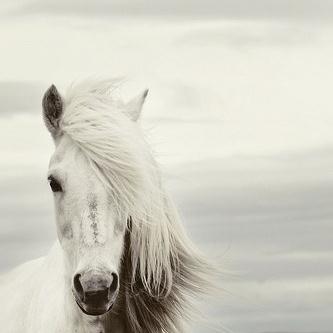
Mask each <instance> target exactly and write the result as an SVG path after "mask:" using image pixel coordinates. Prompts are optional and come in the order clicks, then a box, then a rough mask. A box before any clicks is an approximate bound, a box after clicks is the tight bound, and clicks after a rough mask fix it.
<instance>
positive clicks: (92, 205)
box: [88, 195, 99, 243]
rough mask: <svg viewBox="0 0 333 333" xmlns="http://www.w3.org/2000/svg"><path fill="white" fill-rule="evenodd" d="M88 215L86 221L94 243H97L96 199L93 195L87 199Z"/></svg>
mask: <svg viewBox="0 0 333 333" xmlns="http://www.w3.org/2000/svg"><path fill="white" fill-rule="evenodd" d="M88 207H89V214H88V219H89V221H90V228H91V230H92V232H93V237H94V242H95V243H98V233H99V231H98V211H97V199H96V197H95V196H94V195H90V196H89V198H88Z"/></svg>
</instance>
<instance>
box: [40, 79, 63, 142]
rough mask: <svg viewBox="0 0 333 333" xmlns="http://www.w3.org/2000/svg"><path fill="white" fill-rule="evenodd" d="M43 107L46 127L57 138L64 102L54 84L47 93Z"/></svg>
mask: <svg viewBox="0 0 333 333" xmlns="http://www.w3.org/2000/svg"><path fill="white" fill-rule="evenodd" d="M42 105H43V117H44V122H45V125H46V127H47V129H48V130H49V131H50V133H51V134H52V135H53V136H55V135H56V134H57V132H58V129H59V121H60V118H61V115H62V111H63V102H62V98H61V96H60V94H59V92H58V90H57V88H56V86H55V85H54V84H52V85H51V87H50V88H49V89H47V91H46V92H45V94H44V97H43V102H42Z"/></svg>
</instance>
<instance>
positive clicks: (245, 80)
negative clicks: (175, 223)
mask: <svg viewBox="0 0 333 333" xmlns="http://www.w3.org/2000/svg"><path fill="white" fill-rule="evenodd" d="M332 20H333V3H332V2H331V1H329V0H326V1H325V0H316V1H315V0H311V1H310V0H303V1H301V0H288V1H287V0H252V1H247V0H205V1H202V0H169V1H162V0H155V1H153V2H152V1H148V0H136V1H129V0H108V1H107V0H97V1H87V0H81V1H78V0H71V1H65V0H58V1H49V0H46V1H45V0H44V1H32V0H22V1H17V2H15V1H9V0H3V1H1V5H0V40H1V53H0V54H1V55H0V59H1V61H0V152H1V158H0V199H1V200H0V221H1V231H0V240H1V242H0V250H1V253H2V256H1V259H0V270H1V271H6V270H8V269H10V268H11V267H13V266H15V265H16V264H18V263H21V262H23V261H25V260H28V259H30V258H34V257H36V256H40V255H43V254H45V253H46V252H47V250H48V248H49V247H50V244H52V242H53V240H54V239H55V228H54V217H53V207H52V196H51V194H50V193H49V189H48V185H47V182H46V179H45V178H46V177H45V175H46V170H47V164H48V159H49V156H50V154H51V153H52V149H53V146H52V142H51V139H50V138H49V135H48V133H47V132H46V130H45V129H44V125H43V123H42V119H41V107H40V100H41V96H42V94H43V92H44V91H45V89H46V88H47V87H48V86H49V85H50V84H51V83H55V84H56V85H57V86H58V87H59V89H60V90H62V89H64V88H65V87H66V86H67V85H68V84H69V83H70V82H72V81H73V80H77V79H80V78H85V77H87V76H103V77H108V76H110V77H114V76H122V77H126V78H127V79H128V80H127V81H126V83H125V84H124V86H123V90H122V94H123V97H124V98H125V99H126V98H129V97H130V96H131V95H132V94H135V93H137V92H138V91H140V90H142V89H144V88H146V87H148V88H149V89H150V93H149V98H148V100H147V103H146V105H145V110H144V117H143V127H144V129H145V131H146V133H147V137H148V139H149V141H150V142H151V144H152V145H153V147H154V150H155V151H156V155H157V158H158V160H159V162H160V164H161V165H162V167H163V169H164V173H165V178H166V181H167V183H168V186H169V187H170V189H171V191H172V192H173V194H174V196H175V199H176V201H177V203H178V205H179V206H180V209H181V212H182V215H183V216H184V219H185V223H186V226H187V229H188V230H189V232H190V233H191V235H192V237H193V238H194V239H195V241H196V242H197V243H198V245H199V246H200V247H201V248H203V249H204V250H206V251H207V253H209V254H210V255H211V256H214V257H215V258H216V259H217V260H219V261H220V262H222V263H223V265H224V267H225V270H226V271H228V272H229V271H231V272H232V273H231V274H229V273H226V274H225V276H224V278H223V287H224V288H225V289H226V291H227V292H226V294H225V296H224V298H223V300H222V302H221V304H219V305H218V306H215V305H214V306H210V307H208V311H209V313H210V315H211V318H213V319H212V321H216V322H219V321H220V322H221V323H222V324H223V326H225V327H226V328H228V329H230V330H231V331H233V332H244V333H257V332H258V333H259V332H326V333H328V332H333V320H332V311H333V205H332V197H333V173H332V165H333V131H332V126H333V111H332V107H333V102H332V92H331V90H332V87H333V75H332V73H333V61H332V59H333V43H332V42H333V21H332ZM199 332H201V333H202V332H205V333H208V332H209V333H211V332H213V331H211V330H209V329H207V328H205V329H203V328H200V330H199V331H197V333H199Z"/></svg>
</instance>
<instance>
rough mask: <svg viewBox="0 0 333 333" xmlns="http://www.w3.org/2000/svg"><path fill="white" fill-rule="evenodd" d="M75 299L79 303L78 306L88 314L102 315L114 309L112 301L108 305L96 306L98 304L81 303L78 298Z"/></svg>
mask: <svg viewBox="0 0 333 333" xmlns="http://www.w3.org/2000/svg"><path fill="white" fill-rule="evenodd" d="M75 301H76V304H77V305H78V307H79V308H80V310H81V311H82V312H83V313H84V314H86V315H88V316H101V315H103V314H105V313H107V312H109V311H110V310H111V309H112V307H113V304H114V303H111V304H110V305H108V306H101V307H96V306H91V305H88V304H84V303H81V302H79V301H78V300H77V299H75Z"/></svg>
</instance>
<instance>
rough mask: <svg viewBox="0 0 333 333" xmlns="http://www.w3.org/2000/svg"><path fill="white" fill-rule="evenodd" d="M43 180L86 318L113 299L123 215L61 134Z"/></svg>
mask: <svg viewBox="0 0 333 333" xmlns="http://www.w3.org/2000/svg"><path fill="white" fill-rule="evenodd" d="M48 179H49V182H50V187H51V189H52V191H53V194H54V201H55V207H56V220H57V231H58V238H59V241H60V243H61V245H62V247H63V249H64V252H65V254H66V256H65V257H66V263H67V266H68V267H67V271H68V273H69V277H70V280H71V285H72V290H73V294H74V297H75V300H76V302H77V304H78V306H79V307H80V309H81V310H82V311H83V312H85V313H86V314H89V315H101V314H103V313H105V312H107V311H108V310H109V309H110V308H111V307H112V305H113V303H114V302H115V299H116V297H117V294H118V290H119V266H120V259H121V255H122V248H123V243H124V233H125V229H126V221H127V216H126V214H124V213H119V210H117V209H116V208H115V203H113V202H112V200H111V197H110V194H109V193H108V191H107V190H106V188H105V187H104V185H103V184H102V182H101V181H100V180H99V179H98V178H97V176H96V175H95V174H94V173H93V172H92V170H91V168H90V164H89V161H88V160H87V159H86V157H85V156H84V154H83V153H82V151H81V150H80V148H78V147H77V146H76V145H75V144H74V143H73V142H72V140H71V139H70V138H69V137H67V136H66V135H63V136H62V137H61V138H59V139H58V140H57V142H56V151H55V153H54V155H53V156H52V158H51V162H50V167H49V172H48ZM120 214H124V216H120Z"/></svg>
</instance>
